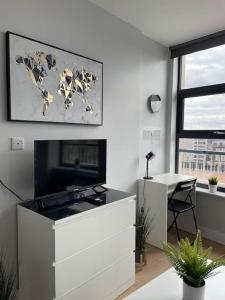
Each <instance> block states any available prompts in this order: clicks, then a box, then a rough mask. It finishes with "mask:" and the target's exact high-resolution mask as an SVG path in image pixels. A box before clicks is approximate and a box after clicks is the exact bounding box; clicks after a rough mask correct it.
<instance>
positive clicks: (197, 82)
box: [183, 45, 225, 130]
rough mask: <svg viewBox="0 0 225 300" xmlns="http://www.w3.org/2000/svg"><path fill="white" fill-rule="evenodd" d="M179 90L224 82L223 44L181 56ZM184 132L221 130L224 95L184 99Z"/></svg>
mask: <svg viewBox="0 0 225 300" xmlns="http://www.w3.org/2000/svg"><path fill="white" fill-rule="evenodd" d="M184 74H185V77H184V82H183V85H184V86H183V88H192V87H198V86H205V85H211V84H217V83H225V45H222V46H218V47H214V48H211V49H207V50H203V51H199V52H195V53H191V54H188V55H186V56H185V73H184ZM184 129H210V130H211V129H215V130H216V129H220V130H223V129H224V130H225V94H218V95H210V96H203V97H193V98H187V99H186V100H185V114H184Z"/></svg>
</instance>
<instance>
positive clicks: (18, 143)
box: [11, 137, 24, 150]
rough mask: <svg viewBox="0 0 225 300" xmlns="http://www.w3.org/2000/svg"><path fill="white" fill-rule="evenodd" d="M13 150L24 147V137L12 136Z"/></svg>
mask: <svg viewBox="0 0 225 300" xmlns="http://www.w3.org/2000/svg"><path fill="white" fill-rule="evenodd" d="M11 147H12V150H23V149H24V137H12V139H11Z"/></svg>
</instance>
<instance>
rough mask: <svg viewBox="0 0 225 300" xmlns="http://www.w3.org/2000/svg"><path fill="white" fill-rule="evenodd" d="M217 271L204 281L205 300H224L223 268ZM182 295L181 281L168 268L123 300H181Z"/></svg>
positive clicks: (224, 278) (224, 279)
mask: <svg viewBox="0 0 225 300" xmlns="http://www.w3.org/2000/svg"><path fill="white" fill-rule="evenodd" d="M218 270H219V271H220V273H219V274H218V275H216V276H215V277H211V278H209V279H207V280H206V291H205V292H206V295H205V300H224V299H225V287H224V282H225V267H221V268H219V269H218ZM182 294H183V282H182V279H180V278H179V277H178V275H177V274H176V272H175V270H174V268H170V269H169V270H168V271H166V272H164V273H162V274H161V275H159V276H158V277H156V278H155V279H153V280H152V281H151V282H149V283H147V284H146V285H144V286H143V287H141V288H140V289H138V290H137V291H135V292H134V293H132V294H130V295H129V296H128V297H127V298H125V300H182V298H183V297H182ZM190 300H191V299H190Z"/></svg>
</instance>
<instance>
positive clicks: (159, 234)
mask: <svg viewBox="0 0 225 300" xmlns="http://www.w3.org/2000/svg"><path fill="white" fill-rule="evenodd" d="M194 178H195V177H192V176H184V175H179V174H173V173H165V174H160V175H156V176H154V178H153V179H151V180H145V179H140V180H139V184H138V199H139V203H145V207H146V209H148V208H149V209H150V215H151V216H152V217H153V223H152V231H151V233H150V235H149V238H148V240H147V242H148V243H149V244H151V245H154V246H156V247H158V248H162V245H161V241H167V223H168V222H167V213H168V194H170V193H171V192H172V191H173V190H174V188H175V187H176V185H177V184H178V183H179V182H181V181H185V180H188V179H194ZM192 200H193V203H195V191H194V193H193V194H192ZM180 219H182V222H183V223H184V224H185V225H186V228H182V227H181V228H182V229H186V230H187V231H191V232H192V231H193V230H194V227H193V217H192V215H189V213H187V214H183V215H182V216H181V217H180ZM178 221H179V219H178ZM179 224H180V223H179Z"/></svg>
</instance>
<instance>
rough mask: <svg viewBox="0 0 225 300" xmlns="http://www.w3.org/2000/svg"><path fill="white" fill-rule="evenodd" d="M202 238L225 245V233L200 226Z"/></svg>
mask: <svg viewBox="0 0 225 300" xmlns="http://www.w3.org/2000/svg"><path fill="white" fill-rule="evenodd" d="M199 227H200V228H199V229H200V230H201V232H202V236H203V237H204V238H206V239H208V240H211V241H215V242H217V243H220V244H223V245H225V233H224V232H219V231H216V230H213V229H210V228H206V227H202V226H199Z"/></svg>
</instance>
